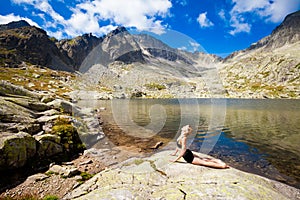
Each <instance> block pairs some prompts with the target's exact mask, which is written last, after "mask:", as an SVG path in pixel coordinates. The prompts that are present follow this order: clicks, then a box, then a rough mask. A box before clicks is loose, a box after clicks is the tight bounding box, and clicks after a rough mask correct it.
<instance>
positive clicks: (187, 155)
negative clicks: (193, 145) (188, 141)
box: [182, 149, 194, 163]
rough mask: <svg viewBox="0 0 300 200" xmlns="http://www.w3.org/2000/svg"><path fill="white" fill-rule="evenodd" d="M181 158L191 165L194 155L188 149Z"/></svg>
mask: <svg viewBox="0 0 300 200" xmlns="http://www.w3.org/2000/svg"><path fill="white" fill-rule="evenodd" d="M182 157H183V159H184V160H185V161H186V162H188V163H192V162H193V160H194V154H193V153H192V152H191V150H189V149H187V150H185V152H184V154H183V156H182Z"/></svg>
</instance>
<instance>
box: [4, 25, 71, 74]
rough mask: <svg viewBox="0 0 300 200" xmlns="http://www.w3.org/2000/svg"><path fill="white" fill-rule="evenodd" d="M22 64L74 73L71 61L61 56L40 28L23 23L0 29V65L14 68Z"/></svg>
mask: <svg viewBox="0 0 300 200" xmlns="http://www.w3.org/2000/svg"><path fill="white" fill-rule="evenodd" d="M22 62H27V63H30V64H35V65H41V66H47V67H49V68H51V69H55V70H65V71H74V70H73V68H72V67H71V60H70V59H69V58H68V57H65V56H63V55H62V54H61V53H60V52H59V50H58V48H57V47H56V45H55V44H54V42H53V41H52V40H51V39H50V38H49V37H48V36H47V34H46V32H45V31H44V30H42V29H40V28H37V27H34V26H30V25H29V24H28V23H27V22H25V21H19V22H11V23H9V24H7V25H2V26H1V27H0V64H1V66H9V67H16V66H18V65H19V64H21V63H22Z"/></svg>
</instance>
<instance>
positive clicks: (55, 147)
mask: <svg viewBox="0 0 300 200" xmlns="http://www.w3.org/2000/svg"><path fill="white" fill-rule="evenodd" d="M34 138H35V139H36V140H37V141H38V145H37V155H38V156H40V157H50V156H53V155H56V154H59V153H62V152H63V145H62V144H61V143H60V142H61V138H60V137H59V136H57V135H51V134H44V135H37V136H34Z"/></svg>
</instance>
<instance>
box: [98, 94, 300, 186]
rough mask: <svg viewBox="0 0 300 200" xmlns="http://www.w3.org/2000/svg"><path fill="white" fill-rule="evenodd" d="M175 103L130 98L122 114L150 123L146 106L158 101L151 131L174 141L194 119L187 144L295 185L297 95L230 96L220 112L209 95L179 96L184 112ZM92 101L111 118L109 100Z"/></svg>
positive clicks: (299, 130)
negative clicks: (157, 119)
mask: <svg viewBox="0 0 300 200" xmlns="http://www.w3.org/2000/svg"><path fill="white" fill-rule="evenodd" d="M119 101H122V100H119ZM181 103H182V102H180V100H177V99H173V100H130V102H129V107H128V109H129V113H127V114H128V115H129V118H130V120H132V121H133V122H134V124H136V125H138V126H144V127H145V126H147V125H148V124H149V123H151V117H150V110H151V106H153V105H155V104H159V105H161V106H162V107H163V108H164V112H165V124H164V126H163V127H162V129H161V130H160V131H159V132H158V133H157V135H156V136H159V137H161V138H166V139H167V140H168V141H171V140H173V141H174V139H175V138H176V136H177V135H178V134H179V129H180V127H181V126H182V125H183V124H187V123H189V124H194V129H195V130H194V135H193V136H192V137H191V140H190V145H191V148H192V149H193V150H197V151H201V152H205V151H207V152H210V153H209V154H211V155H213V156H216V157H219V158H221V159H223V160H224V161H226V162H228V163H229V164H230V165H232V166H233V167H237V168H240V169H243V170H246V171H249V172H253V173H257V174H260V175H263V176H267V177H269V178H273V179H276V180H279V181H282V182H287V183H288V184H290V185H293V186H295V187H298V188H300V185H299V183H300V159H299V158H300V148H299V144H300V124H299V121H300V115H299V111H300V101H299V100H235V99H230V100H227V104H226V107H225V109H226V111H225V112H224V106H223V105H222V104H220V106H219V107H218V102H217V101H214V102H212V101H211V100H210V99H199V100H197V101H196V102H195V100H192V101H187V102H185V103H184V106H185V107H186V110H187V111H188V112H184V113H182V105H180V104H181ZM212 103H214V104H212ZM98 106H104V107H106V108H107V111H106V114H105V113H103V115H104V117H105V118H106V119H107V121H110V122H112V123H113V121H114V117H113V114H112V113H113V112H112V108H111V106H112V104H111V101H99V105H98ZM195 111H197V112H195ZM218 111H219V112H218ZM216 113H217V114H216ZM218 113H221V114H218ZM118 114H119V115H120V116H122V113H120V112H119V113H118ZM127 114H126V115H127ZM224 114H226V117H225V115H224ZM212 115H214V116H212ZM222 117H223V118H224V119H223V118H222ZM182 118H184V119H185V120H184V122H182ZM222 120H224V121H223V122H221V121H222ZM124 125H125V126H126V125H127V126H128V128H129V129H127V131H128V130H133V129H134V128H132V123H127V124H126V123H125V124H124ZM214 141H217V143H216V144H214V143H213V142H214ZM204 142H206V145H203V144H204ZM209 142H212V146H213V148H211V146H210V145H207V144H209ZM206 148H207V149H206Z"/></svg>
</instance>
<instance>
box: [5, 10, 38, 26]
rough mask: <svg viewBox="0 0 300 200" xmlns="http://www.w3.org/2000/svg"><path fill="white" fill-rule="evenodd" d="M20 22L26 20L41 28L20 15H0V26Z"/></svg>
mask: <svg viewBox="0 0 300 200" xmlns="http://www.w3.org/2000/svg"><path fill="white" fill-rule="evenodd" d="M20 20H26V21H27V22H28V23H29V24H30V25H31V26H36V27H40V26H39V25H38V24H37V23H35V22H34V21H32V20H31V19H29V18H26V17H20V16H19V15H15V14H14V13H11V14H8V15H0V24H8V23H9V22H13V21H20Z"/></svg>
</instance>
